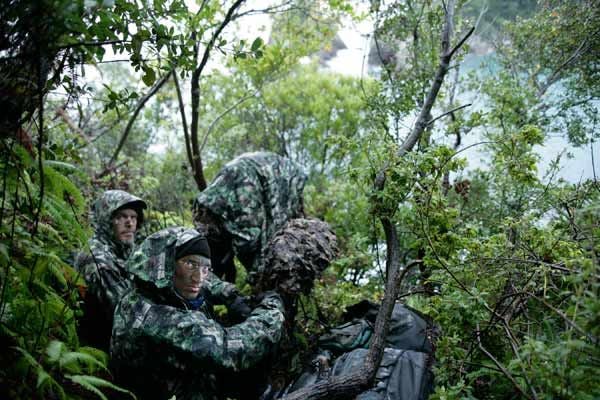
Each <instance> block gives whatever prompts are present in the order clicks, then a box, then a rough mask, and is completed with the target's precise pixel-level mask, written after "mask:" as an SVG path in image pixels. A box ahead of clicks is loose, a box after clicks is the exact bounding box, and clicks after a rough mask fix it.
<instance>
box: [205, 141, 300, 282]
mask: <svg viewBox="0 0 600 400" xmlns="http://www.w3.org/2000/svg"><path fill="white" fill-rule="evenodd" d="M305 182H306V175H305V174H304V173H303V172H302V170H301V168H300V167H299V166H298V165H296V164H295V163H293V162H292V161H291V160H289V159H287V158H284V157H281V156H279V155H277V154H274V153H269V152H256V153H245V154H242V155H240V156H238V157H237V158H235V159H234V160H232V161H230V162H229V163H227V164H226V165H225V166H224V167H223V168H222V169H221V170H220V171H219V173H218V174H217V176H216V178H215V179H214V180H213V182H212V183H211V184H210V185H209V186H208V187H207V188H206V189H205V190H204V191H202V192H201V193H200V194H199V195H198V197H197V198H196V201H195V203H194V222H195V224H196V227H197V228H198V229H199V230H200V231H203V230H204V232H205V233H206V235H207V237H208V240H209V242H210V248H211V251H212V253H213V254H212V264H213V269H214V270H215V273H216V274H217V275H218V276H220V277H223V276H225V279H226V280H228V281H230V282H233V280H234V279H235V267H234V264H233V256H234V255H235V256H237V258H238V259H239V260H240V261H241V263H242V264H243V265H244V267H246V269H247V270H248V272H249V278H250V280H251V281H253V280H254V278H255V277H256V276H258V275H260V271H261V270H262V267H263V259H264V253H265V251H266V245H267V243H268V241H269V240H270V239H271V238H272V237H273V235H274V233H275V232H277V231H278V230H279V229H280V228H282V227H283V226H284V225H285V224H286V222H287V221H289V220H291V219H293V218H300V217H303V216H304V210H303V199H302V191H303V190H304V184H305Z"/></svg>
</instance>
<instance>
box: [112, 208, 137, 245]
mask: <svg viewBox="0 0 600 400" xmlns="http://www.w3.org/2000/svg"><path fill="white" fill-rule="evenodd" d="M112 226H113V233H114V235H115V239H117V240H118V241H120V242H123V243H129V244H133V242H134V241H135V231H136V229H137V212H136V211H135V210H132V209H130V208H124V209H122V210H117V211H115V213H114V215H113V218H112Z"/></svg>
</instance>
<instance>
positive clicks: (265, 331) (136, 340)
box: [111, 292, 284, 371]
mask: <svg viewBox="0 0 600 400" xmlns="http://www.w3.org/2000/svg"><path fill="white" fill-rule="evenodd" d="M283 320H284V316H283V304H282V302H281V299H280V298H279V296H278V295H276V294H272V295H270V296H267V297H265V299H264V300H263V301H262V302H261V303H260V304H259V306H258V307H257V308H256V309H254V311H253V312H252V314H251V316H250V317H249V318H248V319H247V320H246V321H244V322H243V323H241V324H238V325H234V326H232V327H228V328H223V327H222V326H221V325H220V324H218V323H217V322H216V321H214V320H212V319H209V318H207V317H206V316H205V315H204V313H202V312H199V311H187V310H181V309H177V308H173V307H170V306H166V305H159V304H154V303H152V302H150V301H149V300H147V299H146V298H144V297H143V296H141V295H139V294H138V293H137V292H132V293H130V294H129V295H126V296H125V298H124V299H123V300H122V301H121V302H120V303H119V306H118V307H117V310H116V312H115V322H114V325H113V333H112V344H111V354H112V355H113V357H115V358H116V359H127V356H128V353H129V351H128V349H129V348H135V347H136V346H139V345H140V344H142V343H147V344H148V345H150V346H161V347H166V349H167V352H168V353H169V354H170V355H172V356H173V358H172V360H169V362H171V363H173V364H174V365H173V366H174V367H177V366H178V365H181V364H185V363H192V364H195V365H190V367H198V368H206V366H207V365H214V366H218V367H224V368H230V369H233V370H236V371H237V370H241V369H247V368H249V367H251V366H252V365H254V364H256V363H257V362H258V361H260V360H261V359H262V358H264V357H265V356H266V355H267V353H268V352H269V351H270V350H271V349H272V348H273V347H274V345H275V344H276V343H277V342H278V341H279V339H280V338H281V333H282V330H283ZM148 351H149V350H148ZM134 352H137V351H134ZM181 357H185V359H181Z"/></svg>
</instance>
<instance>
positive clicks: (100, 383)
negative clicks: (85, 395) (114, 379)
mask: <svg viewBox="0 0 600 400" xmlns="http://www.w3.org/2000/svg"><path fill="white" fill-rule="evenodd" d="M65 377H66V378H68V379H70V380H71V381H73V382H75V383H76V384H78V385H80V386H81V387H83V388H85V389H87V390H89V391H90V392H93V393H95V394H96V395H98V397H100V398H101V399H106V396H105V395H104V393H102V392H101V391H100V389H99V388H108V389H112V390H115V391H117V392H120V393H125V394H128V395H130V396H131V398H132V399H135V398H136V397H135V395H134V394H133V393H131V392H130V391H129V390H126V389H123V388H121V387H119V386H117V385H115V384H114V383H111V382H109V381H107V380H105V379H102V378H98V377H95V376H90V375H65Z"/></svg>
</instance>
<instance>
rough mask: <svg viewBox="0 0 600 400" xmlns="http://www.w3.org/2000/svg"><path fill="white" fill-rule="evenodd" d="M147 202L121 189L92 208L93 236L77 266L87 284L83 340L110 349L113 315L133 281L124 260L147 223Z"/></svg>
mask: <svg viewBox="0 0 600 400" xmlns="http://www.w3.org/2000/svg"><path fill="white" fill-rule="evenodd" d="M145 208H146V203H145V202H144V201H143V200H142V199H140V198H139V197H136V196H133V195H132V194H130V193H127V192H125V191H122V190H107V191H106V192H104V193H103V194H102V196H100V198H99V199H98V200H97V201H96V202H95V203H94V205H93V214H94V215H93V216H94V219H93V223H94V228H95V232H94V236H93V237H92V238H91V239H90V241H89V252H84V253H82V254H80V255H79V256H78V257H77V259H76V261H75V267H76V269H77V270H79V271H80V273H81V274H82V276H83V278H84V279H85V281H86V284H87V291H86V294H85V304H84V317H83V320H82V321H81V329H80V334H81V336H82V338H83V339H84V341H87V342H89V343H88V344H91V345H94V346H96V347H99V348H102V349H104V350H108V345H109V340H110V332H111V329H112V315H113V312H114V309H115V306H116V305H117V303H118V301H119V300H120V298H121V296H122V295H123V294H124V293H125V292H126V291H127V290H129V288H130V287H131V282H130V278H129V274H128V273H127V272H126V271H125V268H124V267H125V259H126V258H127V257H128V256H129V255H130V254H131V252H132V250H133V247H134V243H135V234H136V231H137V230H138V229H139V227H140V226H141V225H142V223H143V222H144V214H143V210H144V209H145Z"/></svg>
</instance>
